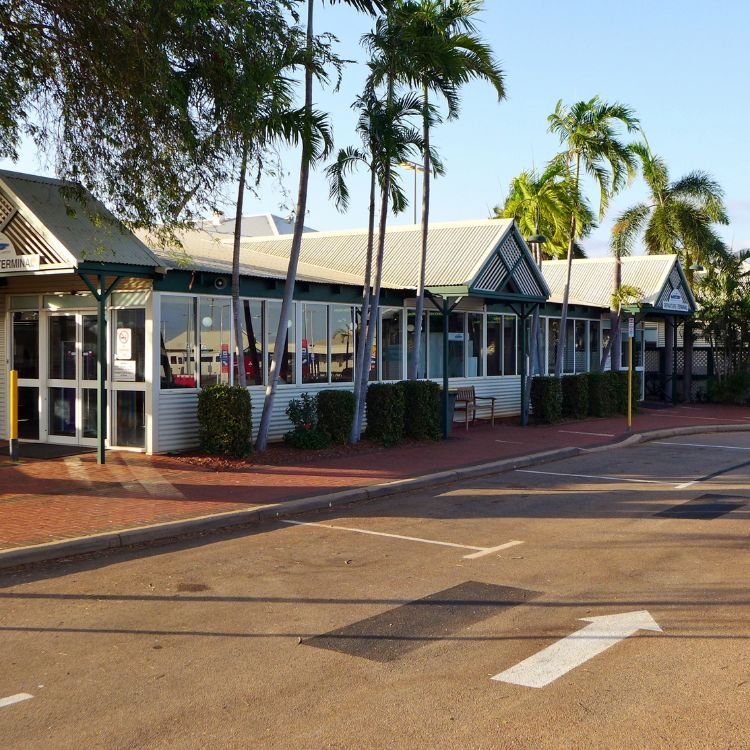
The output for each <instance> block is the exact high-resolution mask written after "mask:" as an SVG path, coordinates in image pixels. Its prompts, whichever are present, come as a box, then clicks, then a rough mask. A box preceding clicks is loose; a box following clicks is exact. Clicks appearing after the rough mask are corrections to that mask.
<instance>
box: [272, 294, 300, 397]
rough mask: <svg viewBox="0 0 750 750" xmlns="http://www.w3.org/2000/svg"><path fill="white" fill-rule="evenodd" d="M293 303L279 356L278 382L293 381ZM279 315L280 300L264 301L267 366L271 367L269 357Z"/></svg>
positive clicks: (274, 341)
mask: <svg viewBox="0 0 750 750" xmlns="http://www.w3.org/2000/svg"><path fill="white" fill-rule="evenodd" d="M294 307H295V306H294V303H293V304H292V306H291V309H290V310H289V318H288V319H287V324H286V328H287V337H286V340H285V342H284V351H283V352H282V355H281V357H280V358H279V365H278V367H279V377H278V382H279V383H294V382H295V373H294V367H295V364H294V355H295V351H296V347H295V344H294V342H295V331H294V315H295V310H294ZM280 315H281V302H266V320H267V322H268V323H267V324H268V327H267V329H266V336H267V341H268V344H267V346H266V352H267V358H268V361H267V368H268V370H269V371H270V369H271V358H272V357H273V353H274V346H275V344H276V332H277V329H278V327H279V316H280Z"/></svg>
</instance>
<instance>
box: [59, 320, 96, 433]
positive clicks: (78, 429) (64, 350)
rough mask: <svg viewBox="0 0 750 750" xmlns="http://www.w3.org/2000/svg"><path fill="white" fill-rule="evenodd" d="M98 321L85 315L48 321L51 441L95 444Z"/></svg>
mask: <svg viewBox="0 0 750 750" xmlns="http://www.w3.org/2000/svg"><path fill="white" fill-rule="evenodd" d="M97 331H98V318H97V316H96V315H90V314H85V313H62V314H57V313H56V314H53V315H50V317H49V335H48V341H49V350H48V360H47V361H48V367H49V372H48V378H49V379H48V409H49V411H48V415H47V418H48V434H49V437H50V440H51V441H54V442H65V443H68V442H69V443H75V444H84V445H85V444H91V445H94V444H95V442H96V431H97V404H96V388H97V376H96V372H97V367H96V342H97Z"/></svg>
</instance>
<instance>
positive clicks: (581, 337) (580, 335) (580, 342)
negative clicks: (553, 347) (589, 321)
mask: <svg viewBox="0 0 750 750" xmlns="http://www.w3.org/2000/svg"><path fill="white" fill-rule="evenodd" d="M575 330H576V346H575V360H576V361H575V368H576V372H586V321H585V320H577V321H576V322H575Z"/></svg>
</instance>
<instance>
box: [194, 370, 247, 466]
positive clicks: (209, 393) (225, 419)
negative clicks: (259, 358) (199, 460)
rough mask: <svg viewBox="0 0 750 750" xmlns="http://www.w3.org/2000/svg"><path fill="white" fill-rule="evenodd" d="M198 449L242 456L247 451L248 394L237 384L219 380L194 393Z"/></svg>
mask: <svg viewBox="0 0 750 750" xmlns="http://www.w3.org/2000/svg"><path fill="white" fill-rule="evenodd" d="M198 435H199V438H200V446H201V449H202V450H204V451H206V453H212V454H217V455H222V456H236V457H241V456H246V455H247V454H248V453H250V450H251V437H252V415H251V409H250V393H249V392H248V391H247V389H245V388H242V387H241V386H239V385H226V384H224V383H219V384H217V385H209V386H207V387H206V388H203V389H202V390H201V391H200V393H199V394H198Z"/></svg>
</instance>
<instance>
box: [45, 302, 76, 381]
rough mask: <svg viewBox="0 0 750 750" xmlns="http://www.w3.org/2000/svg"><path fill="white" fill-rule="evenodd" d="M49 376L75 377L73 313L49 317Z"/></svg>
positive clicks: (74, 326) (65, 378)
mask: <svg viewBox="0 0 750 750" xmlns="http://www.w3.org/2000/svg"><path fill="white" fill-rule="evenodd" d="M49 376H50V378H52V379H55V378H57V379H61V380H75V378H76V319H75V315H52V316H50V319H49Z"/></svg>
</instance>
